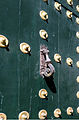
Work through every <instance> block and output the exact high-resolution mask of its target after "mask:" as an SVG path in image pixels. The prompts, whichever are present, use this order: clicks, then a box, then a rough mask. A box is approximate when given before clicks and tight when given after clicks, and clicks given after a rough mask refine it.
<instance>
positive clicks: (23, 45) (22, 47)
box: [20, 42, 31, 54]
mask: <svg viewBox="0 0 79 120" xmlns="http://www.w3.org/2000/svg"><path fill="white" fill-rule="evenodd" d="M20 50H21V51H22V52H23V53H25V54H28V53H29V52H30V51H31V48H30V46H29V45H28V44H27V43H24V42H23V43H21V44H20Z"/></svg>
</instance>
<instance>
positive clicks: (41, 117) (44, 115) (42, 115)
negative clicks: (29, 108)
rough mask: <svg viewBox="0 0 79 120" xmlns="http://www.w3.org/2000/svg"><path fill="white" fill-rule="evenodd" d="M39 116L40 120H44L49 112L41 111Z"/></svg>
mask: <svg viewBox="0 0 79 120" xmlns="http://www.w3.org/2000/svg"><path fill="white" fill-rule="evenodd" d="M38 116H39V119H41V120H44V119H45V118H46V117H47V111H46V110H40V112H39V114H38Z"/></svg>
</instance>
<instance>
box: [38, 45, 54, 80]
mask: <svg viewBox="0 0 79 120" xmlns="http://www.w3.org/2000/svg"><path fill="white" fill-rule="evenodd" d="M48 53H49V50H48V48H47V47H46V46H45V45H41V46H40V75H41V76H42V77H43V78H44V77H50V76H52V75H53V73H54V72H55V69H54V66H53V65H52V63H51V60H50V58H49V56H48Z"/></svg>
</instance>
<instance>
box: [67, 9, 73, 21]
mask: <svg viewBox="0 0 79 120" xmlns="http://www.w3.org/2000/svg"><path fill="white" fill-rule="evenodd" d="M66 15H67V17H68V18H70V19H71V18H72V12H71V11H69V10H67V11H66Z"/></svg>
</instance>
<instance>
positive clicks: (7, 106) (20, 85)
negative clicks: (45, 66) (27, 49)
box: [0, 0, 79, 119]
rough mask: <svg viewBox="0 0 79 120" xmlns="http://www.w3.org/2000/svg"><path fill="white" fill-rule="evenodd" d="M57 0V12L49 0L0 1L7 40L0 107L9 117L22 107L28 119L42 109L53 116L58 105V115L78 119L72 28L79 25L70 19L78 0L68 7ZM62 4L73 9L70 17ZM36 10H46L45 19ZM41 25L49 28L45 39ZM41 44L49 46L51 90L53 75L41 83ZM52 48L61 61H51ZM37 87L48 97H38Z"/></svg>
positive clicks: (0, 53)
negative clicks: (24, 49) (69, 112)
mask: <svg viewBox="0 0 79 120" xmlns="http://www.w3.org/2000/svg"><path fill="white" fill-rule="evenodd" d="M59 2H60V3H61V4H62V5H63V7H62V12H61V14H60V12H58V11H56V9H55V8H54V0H49V1H48V5H47V4H46V3H44V2H43V0H5V1H3V0H0V34H2V35H4V36H6V37H7V38H8V40H9V50H6V49H3V48H0V112H3V113H5V114H6V115H7V117H8V118H9V119H16V118H18V115H19V113H20V112H21V111H28V112H29V114H30V119H38V113H39V111H40V110H41V109H45V110H46V111H47V112H48V119H55V117H54V114H53V112H54V110H55V109H56V108H60V109H61V112H62V118H63V119H71V118H72V119H77V118H79V115H78V113H77V111H76V109H77V107H78V106H79V100H78V99H77V97H76V93H77V91H78V90H79V85H78V83H77V82H76V77H77V76H78V74H79V69H78V68H77V67H76V62H77V61H78V60H79V55H78V54H77V53H76V47H77V46H78V45H79V40H78V39H77V38H76V32H77V31H79V26H78V24H77V23H76V22H75V18H76V16H79V14H78V13H77V12H76V8H75V7H76V5H77V4H79V1H78V0H76V1H75V0H74V4H73V8H72V7H70V6H69V5H68V4H67V2H66V0H59ZM66 9H69V10H71V11H72V12H73V13H74V15H73V18H72V21H71V20H70V19H68V18H67V16H66ZM41 10H45V11H46V12H47V13H48V15H49V19H48V23H47V22H45V21H43V20H42V19H41V18H40V16H39V12H40V11H41ZM40 29H45V30H46V31H47V32H48V35H49V37H48V42H47V41H45V40H42V39H41V38H40V36H39V30H40ZM22 42H26V43H28V44H29V45H30V46H31V56H29V55H28V54H23V53H22V52H21V51H20V48H19V45H20V43H22ZM41 44H45V45H46V46H47V47H48V49H49V51H50V53H49V56H50V59H51V61H52V63H53V65H54V67H55V74H54V89H55V88H56V90H55V91H54V90H52V89H51V88H52V86H53V82H52V80H51V81H50V82H49V83H46V81H45V80H44V79H43V78H42V77H41V76H40V45H41ZM55 53H59V54H60V55H61V56H62V62H61V64H58V63H56V62H55V61H54V59H53V56H54V54H55ZM67 57H71V58H72V59H73V67H69V66H68V65H67V64H66V58H67ZM42 88H44V89H46V90H47V91H48V100H46V99H41V98H40V97H39V96H38V93H39V90H40V89H42ZM68 107H72V108H73V110H74V113H73V116H68V115H67V113H66V109H67V108H68Z"/></svg>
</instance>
